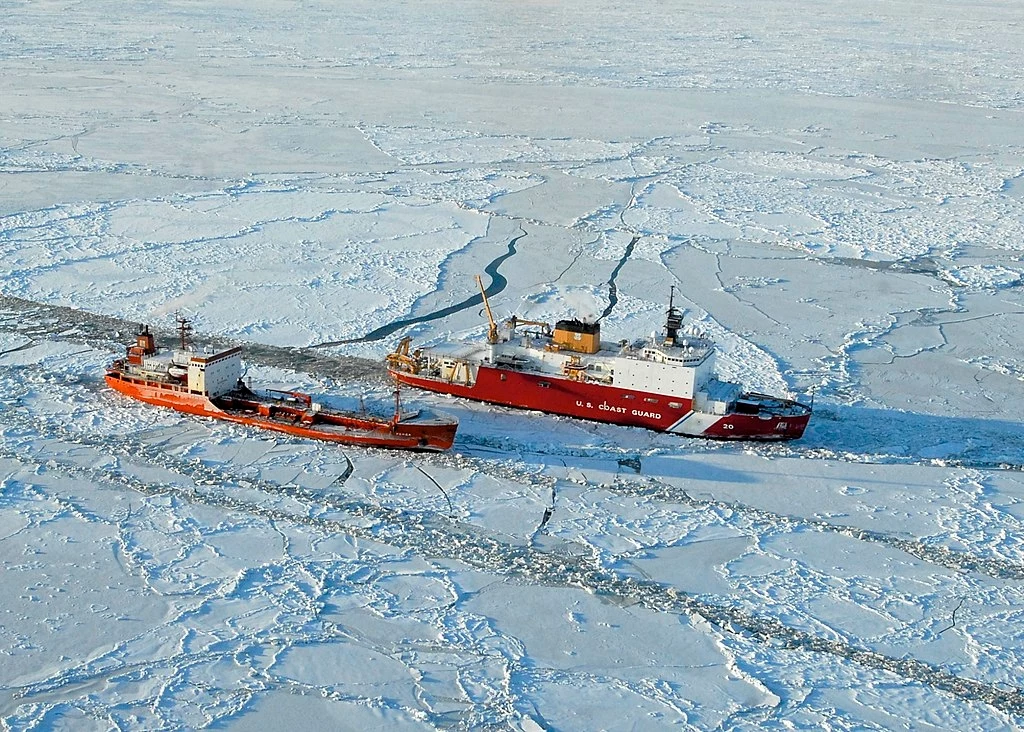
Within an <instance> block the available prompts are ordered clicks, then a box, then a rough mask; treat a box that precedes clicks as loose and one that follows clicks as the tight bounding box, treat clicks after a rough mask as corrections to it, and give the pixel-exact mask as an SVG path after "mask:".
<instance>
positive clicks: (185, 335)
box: [174, 313, 192, 351]
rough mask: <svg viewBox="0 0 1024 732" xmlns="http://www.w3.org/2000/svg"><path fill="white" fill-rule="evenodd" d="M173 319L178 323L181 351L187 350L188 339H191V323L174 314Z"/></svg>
mask: <svg viewBox="0 0 1024 732" xmlns="http://www.w3.org/2000/svg"><path fill="white" fill-rule="evenodd" d="M174 319H175V320H176V321H177V323H178V336H179V337H180V338H181V350H183V351H187V350H189V339H190V338H191V337H192V321H191V320H189V319H188V318H186V317H184V316H183V315H178V314H177V313H175V315H174Z"/></svg>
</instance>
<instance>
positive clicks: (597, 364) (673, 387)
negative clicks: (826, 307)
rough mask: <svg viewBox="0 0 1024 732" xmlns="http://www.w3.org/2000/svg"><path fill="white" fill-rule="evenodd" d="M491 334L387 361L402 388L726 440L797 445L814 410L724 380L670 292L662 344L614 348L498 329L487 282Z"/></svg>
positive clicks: (588, 334) (540, 326)
mask: <svg viewBox="0 0 1024 732" xmlns="http://www.w3.org/2000/svg"><path fill="white" fill-rule="evenodd" d="M477 286H478V287H479V288H480V292H481V295H482V298H483V304H484V310H485V311H486V313H487V320H488V322H489V324H490V328H489V330H488V334H487V340H486V342H483V343H480V342H475V343H474V342H465V341H449V342H447V343H442V344H440V345H438V346H434V347H430V348H417V349H415V350H413V351H411V352H410V350H409V349H410V343H411V339H410V338H408V337H406V338H404V339H402V341H401V343H399V345H398V348H397V349H396V350H395V351H394V352H393V353H391V354H390V355H388V356H387V365H388V370H389V371H390V372H391V374H392V375H393V376H394V377H395V379H397V380H398V381H399V382H401V383H403V384H408V385H409V386H415V387H418V388H420V389H427V390H429V391H436V392H442V393H445V394H452V395H454V396H459V397H466V398H467V399H476V400H478V401H483V402H491V403H493V404H501V405H504V406H509V407H519V408H521V409H536V410H540V411H542V412H549V413H552V414H564V415H567V416H570V417H578V418H580V419H588V420H594V421H599V422H611V423H613V424H620V425H627V426H635V427H646V428H648V429H651V430H657V431H659V432H674V433H677V434H680V435H690V436H694V437H710V438H714V439H726V440H792V439H795V438H798V437H800V436H801V435H803V433H804V429H805V428H806V427H807V422H808V420H810V418H811V406H810V405H808V404H803V403H802V402H798V401H796V400H793V399H787V398H784V397H776V396H769V395H767V394H760V393H757V392H751V391H746V390H745V389H744V388H743V387H742V386H740V385H739V384H735V383H732V382H727V381H720V380H719V379H718V378H717V376H716V375H715V371H714V356H715V344H714V342H713V341H711V340H710V339H708V338H707V337H706V336H705V335H703V334H701V333H697V332H694V331H686V330H684V329H683V318H682V313H681V312H680V310H679V309H678V308H676V307H675V306H674V304H673V296H674V288H673V289H672V290H671V291H670V293H669V304H668V313H667V316H668V317H667V318H666V323H665V331H664V334H663V336H662V337H660V338H654V337H652V338H641V339H636V340H632V341H630V340H622V341H619V342H617V343H609V342H606V341H602V340H601V329H600V324H599V323H587V322H584V321H580V320H576V319H573V320H559V321H558V322H557V323H555V327H554V328H552V327H551V326H550V325H549V324H547V323H541V322H535V321H528V320H521V319H518V318H516V317H515V316H513V317H512V318H510V319H509V320H508V321H507V322H506V323H505V324H504V325H503V326H501V327H499V326H498V324H497V323H495V322H494V317H493V316H492V314H491V307H490V304H489V303H488V302H487V293H486V291H485V290H484V288H483V283H482V282H481V281H480V277H479V276H478V277H477Z"/></svg>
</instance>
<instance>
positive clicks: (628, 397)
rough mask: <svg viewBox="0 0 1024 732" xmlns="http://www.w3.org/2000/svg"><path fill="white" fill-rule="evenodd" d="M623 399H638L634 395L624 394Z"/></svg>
mask: <svg viewBox="0 0 1024 732" xmlns="http://www.w3.org/2000/svg"><path fill="white" fill-rule="evenodd" d="M622 398H623V399H636V397H635V396H633V395H632V394H623V395H622Z"/></svg>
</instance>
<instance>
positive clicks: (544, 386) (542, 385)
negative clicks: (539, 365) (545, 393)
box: [537, 381, 551, 389]
mask: <svg viewBox="0 0 1024 732" xmlns="http://www.w3.org/2000/svg"><path fill="white" fill-rule="evenodd" d="M537 386H539V387H540V388H541V389H547V388H548V387H549V386H551V384H550V383H548V382H547V381H538V382H537Z"/></svg>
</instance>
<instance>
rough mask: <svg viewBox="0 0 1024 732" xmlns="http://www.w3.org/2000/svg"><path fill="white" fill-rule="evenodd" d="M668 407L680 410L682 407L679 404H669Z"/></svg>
mask: <svg viewBox="0 0 1024 732" xmlns="http://www.w3.org/2000/svg"><path fill="white" fill-rule="evenodd" d="M668 405H669V406H670V407H672V408H673V409H682V408H683V405H682V403H680V402H669V403H668Z"/></svg>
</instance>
